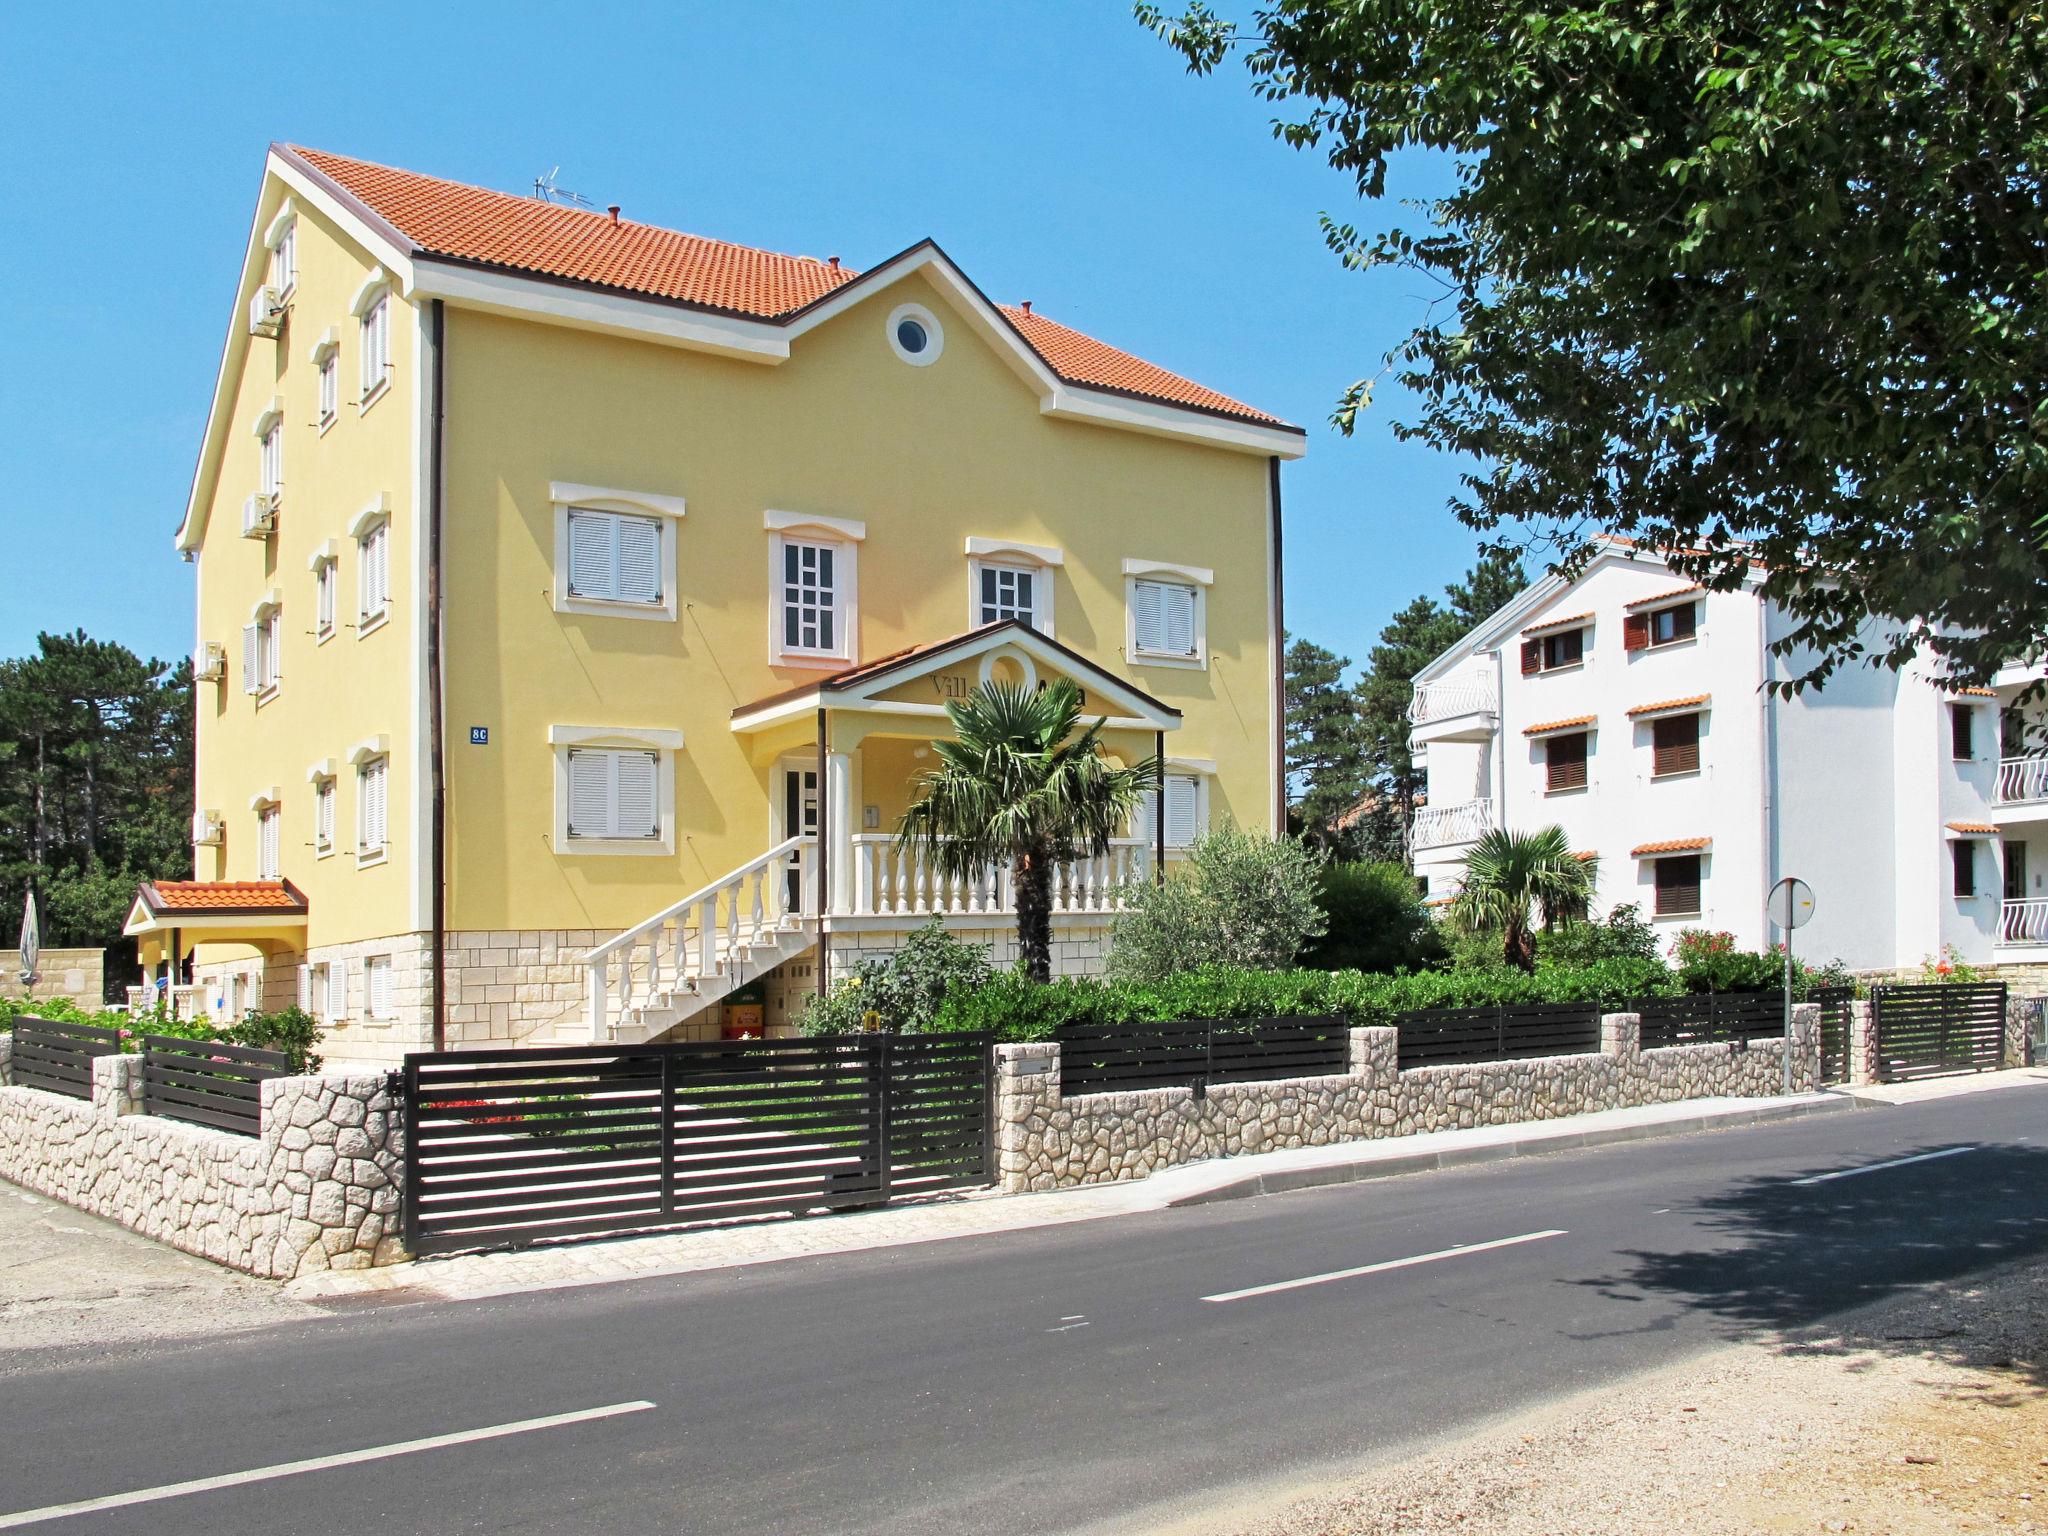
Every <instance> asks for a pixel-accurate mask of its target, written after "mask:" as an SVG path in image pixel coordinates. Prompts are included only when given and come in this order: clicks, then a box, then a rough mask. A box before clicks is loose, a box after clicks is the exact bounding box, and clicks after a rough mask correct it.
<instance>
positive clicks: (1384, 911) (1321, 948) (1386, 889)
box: [1302, 860, 1499, 971]
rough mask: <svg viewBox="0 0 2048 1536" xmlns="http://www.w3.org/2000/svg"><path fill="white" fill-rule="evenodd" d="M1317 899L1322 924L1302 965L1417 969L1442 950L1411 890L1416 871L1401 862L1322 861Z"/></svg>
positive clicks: (1442, 953)
mask: <svg viewBox="0 0 2048 1536" xmlns="http://www.w3.org/2000/svg"><path fill="white" fill-rule="evenodd" d="M1316 905H1317V906H1319V907H1321V908H1322V911H1323V917H1324V920H1325V922H1326V924H1327V927H1326V928H1325V930H1324V932H1323V933H1322V934H1321V935H1320V936H1318V937H1316V938H1313V939H1311V940H1310V941H1309V943H1308V948H1307V949H1306V950H1305V951H1304V952H1303V954H1302V963H1303V964H1305V965H1313V966H1316V967H1318V968H1320V969H1322V970H1326V971H1416V970H1421V969H1422V968H1423V967H1425V966H1429V965H1435V964H1437V963H1438V962H1439V961H1441V960H1442V959H1443V958H1444V956H1445V954H1446V950H1445V947H1444V942H1443V939H1442V938H1441V937H1440V936H1439V935H1438V933H1437V929H1436V925H1435V924H1434V923H1432V922H1431V921H1430V920H1429V910H1428V908H1426V907H1424V906H1423V904H1422V897H1421V896H1419V895H1418V894H1417V893H1416V890H1415V877H1414V876H1413V875H1411V874H1409V873H1408V871H1407V869H1406V868H1405V867H1404V866H1403V865H1400V864H1395V863H1391V862H1379V863H1359V862H1355V861H1352V860H1337V861H1333V862H1331V863H1328V864H1325V865H1324V866H1323V868H1322V871H1321V873H1320V875H1319V876H1318V879H1317V883H1316ZM1494 948H1495V949H1496V950H1498V948H1499V946H1498V945H1497V944H1496V945H1495V946H1494Z"/></svg>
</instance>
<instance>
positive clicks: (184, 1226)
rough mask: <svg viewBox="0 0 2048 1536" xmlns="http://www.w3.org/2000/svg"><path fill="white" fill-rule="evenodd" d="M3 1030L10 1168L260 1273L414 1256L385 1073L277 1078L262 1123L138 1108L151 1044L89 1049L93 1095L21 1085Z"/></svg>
mask: <svg viewBox="0 0 2048 1536" xmlns="http://www.w3.org/2000/svg"><path fill="white" fill-rule="evenodd" d="M12 1047H13V1038H12V1036H7V1035H0V1178H6V1179H10V1180H12V1181H13V1182H15V1183H17V1184H21V1185H24V1186H26V1187H27V1188H29V1189H33V1190H37V1191H39V1192H40V1193H42V1194H45V1195H49V1196H51V1197H52V1198H53V1199H57V1200H62V1201H64V1202H65V1203H66V1204H67V1205H75V1206H77V1207H78V1208H79V1209H80V1210H83V1211H90V1212H92V1213H93V1214H94V1215H96V1216H104V1217H107V1218H108V1219H109V1220H112V1221H118V1222H120V1223H121V1225H123V1226H125V1227H128V1228H131V1229H132V1230H134V1231H136V1232H140V1233H141V1234H143V1236H145V1237H152V1238H155V1239H156V1240H157V1241H158V1242H162V1243H168V1244H170V1245H171V1246H172V1247H174V1248H182V1249H184V1250H185V1251H186V1252H187V1253H196V1254H198V1255H199V1256H200V1257H202V1258H207V1259H212V1260H214V1261H216V1262H217V1263H221V1264H227V1265H230V1266H232V1267H233V1268H235V1269H240V1270H245V1271H247V1272H248V1273H250V1274H252V1275H262V1276H266V1277H268V1278H271V1279H277V1280H289V1279H292V1278H294V1277H296V1276H299V1275H304V1274H311V1273H314V1272H316V1271H319V1270H324V1269H366V1268H368V1267H370V1266H371V1265H375V1264H394V1263H397V1262H399V1261H400V1260H402V1259H404V1258H405V1257H407V1255H406V1254H405V1252H404V1251H403V1249H402V1247H401V1246H400V1238H399V1233H400V1217H399V1199H400V1194H401V1192H402V1190H403V1188H404V1176H405V1150H404V1135H405V1132H404V1115H403V1113H402V1109H401V1105H400V1101H399V1097H398V1096H397V1095H396V1094H393V1093H391V1092H390V1091H389V1090H388V1088H387V1084H386V1079H385V1077H384V1076H383V1075H382V1074H377V1075H374V1076H361V1075H358V1076H343V1075H323V1076H313V1077H290V1078H277V1079H274V1080H272V1081H270V1082H267V1083H265V1084H264V1085H263V1133H262V1135H260V1136H238V1135H235V1134H233V1133H231V1132H228V1131H218V1130H214V1129H211V1128H210V1127H207V1126H200V1125H188V1124H186V1123H185V1122H183V1121H181V1120H167V1119H161V1118H159V1117H157V1116H154V1115H145V1114H143V1113H142V1058H141V1057H139V1056H102V1057H100V1058H98V1059H97V1060H95V1061H94V1063H93V1097H92V1101H91V1102H90V1103H88V1102H86V1101H85V1100H83V1099H73V1098H67V1097H65V1096H64V1095H62V1094H55V1093H46V1092H44V1091H42V1090H41V1089H37V1088H21V1087H16V1086H14V1085H13V1079H12V1073H11V1071H10V1066H11V1059H10V1058H11V1054H12Z"/></svg>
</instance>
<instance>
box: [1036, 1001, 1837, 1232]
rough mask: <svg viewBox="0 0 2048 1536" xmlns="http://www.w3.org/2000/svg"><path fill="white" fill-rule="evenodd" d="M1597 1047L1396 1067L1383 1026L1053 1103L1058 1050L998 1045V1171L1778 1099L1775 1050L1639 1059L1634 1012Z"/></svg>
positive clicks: (1054, 1172) (1605, 1026)
mask: <svg viewBox="0 0 2048 1536" xmlns="http://www.w3.org/2000/svg"><path fill="white" fill-rule="evenodd" d="M1793 1035H1794V1039H1793V1075H1792V1082H1793V1088H1794V1090H1795V1091H1797V1092H1809V1091H1811V1090H1813V1089H1814V1088H1815V1087H1817V1086H1818V1084H1819V1076H1820V1045H1819V1038H1820V1009H1819V1008H1818V1007H1817V1006H1815V1005H1813V1004H1801V1005H1800V1006H1799V1007H1797V1008H1795V1009H1794V1010H1793ZM1601 1037H1602V1045H1601V1050H1600V1051H1599V1052H1598V1053H1597V1054H1588V1055H1580V1056H1546V1057H1539V1058H1536V1059H1534V1060H1528V1061H1502V1062H1487V1063H1482V1064H1476V1065H1469V1066H1441V1067H1419V1068H1415V1069H1413V1070H1410V1071H1406V1072H1403V1071H1401V1070H1399V1069H1398V1067H1397V1065H1396V1055H1395V1051H1396V1041H1397V1035H1396V1032H1395V1031H1394V1030H1392V1029H1386V1028H1371V1029H1354V1030H1353V1031H1352V1032H1351V1070H1350V1071H1349V1072H1347V1073H1343V1074H1341V1075H1333V1076H1328V1077H1304V1078H1294V1079H1289V1080H1284V1081H1280V1082H1262V1083H1228V1084H1214V1085H1211V1086H1210V1088H1209V1089H1208V1092H1207V1094H1206V1095H1204V1096H1202V1097H1199V1098H1198V1097H1196V1095H1195V1093H1194V1091H1193V1090H1192V1089H1188V1088H1152V1089H1143V1090H1139V1091H1136V1092H1129V1093H1100V1094H1085V1095H1076V1096H1075V1097H1073V1098H1067V1097H1065V1096H1064V1095H1063V1094H1062V1093H1061V1091H1060V1047H1059V1046H1058V1044H1057V1043H1040V1044H1031V1045H1005V1046H999V1047H998V1048H997V1052H996V1056H997V1074H998V1076H997V1084H996V1104H997V1119H996V1134H997V1149H998V1150H997V1162H998V1167H999V1177H1000V1182H1001V1184H1002V1187H1003V1188H1004V1189H1005V1190H1006V1191H1010V1192H1021V1191H1024V1190H1044V1189H1063V1188H1068V1187H1071V1186H1073V1185H1078V1184H1100V1183H1109V1182H1113V1181H1116V1180H1122V1179H1142V1178H1146V1177H1148V1176H1149V1175H1151V1174H1154V1173H1157V1172H1159V1171H1160V1170H1161V1169H1163V1168H1171V1167H1174V1166H1176V1165H1178V1164H1181V1163H1190V1162H1196V1161H1199V1160H1201V1159H1204V1158H1212V1157H1235V1156H1239V1155H1242V1154H1246V1153H1254V1152H1277V1151H1281V1150H1284V1149H1287V1148H1291V1147H1317V1146H1328V1145H1331V1144H1333V1143H1336V1142H1341V1141H1364V1140H1372V1139H1376V1138H1380V1137H1388V1136H1412V1135H1415V1134H1418V1133H1420V1132H1424V1131H1447V1130H1463V1129H1469V1128H1471V1127H1474V1126H1484V1125H1508V1124H1515V1123H1520V1122H1525V1121H1530V1120H1550V1119H1556V1118H1558V1117H1560V1116H1565V1115H1580V1114H1587V1113H1590V1112H1592V1111H1594V1110H1602V1109H1623V1108H1628V1107H1632V1106H1636V1105H1643V1104H1666V1103H1673V1102H1676V1101H1679V1100H1682V1099H1698V1098H1721V1097H1739V1098H1758V1097H1769V1096H1771V1095H1774V1094H1777V1093H1780V1092H1782V1091H1783V1086H1782V1085H1783V1077H1784V1064H1785V1048H1784V1046H1783V1044H1782V1043H1781V1042H1779V1041H1774V1040H1773V1041H1755V1042H1752V1043H1750V1044H1749V1045H1748V1046H1747V1047H1744V1046H1742V1045H1739V1044H1736V1045H1681V1046H1671V1047H1666V1048H1660V1049H1657V1050H1650V1051H1645V1050H1643V1049H1642V1048H1641V1039H1642V1031H1641V1021H1640V1019H1639V1018H1638V1017H1637V1016H1636V1015H1635V1014H1632V1013H1628V1014H1609V1015H1607V1016H1606V1017H1605V1018H1604V1019H1603V1020H1602V1028H1601Z"/></svg>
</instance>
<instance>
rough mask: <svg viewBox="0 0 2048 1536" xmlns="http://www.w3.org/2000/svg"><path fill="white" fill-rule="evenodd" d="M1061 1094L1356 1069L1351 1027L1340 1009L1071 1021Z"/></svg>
mask: <svg viewBox="0 0 2048 1536" xmlns="http://www.w3.org/2000/svg"><path fill="white" fill-rule="evenodd" d="M1058 1039H1059V1043H1060V1091H1061V1092H1062V1093H1063V1094H1081V1093H1119V1092H1123V1091H1126V1090H1130V1089H1137V1088H1192V1089H1194V1090H1195V1092H1196V1094H1197V1095H1200V1094H1203V1093H1206V1092H1207V1091H1208V1089H1209V1086H1210V1085H1211V1084H1212V1083H1251V1082H1267V1081H1271V1080H1273V1079H1276V1078H1286V1077H1327V1076H1331V1075H1334V1074H1336V1073H1339V1072H1348V1071H1350V1069H1351V1029H1350V1026H1349V1025H1348V1024H1347V1023H1346V1022H1345V1020H1344V1019H1343V1018H1341V1017H1339V1016H1338V1015H1335V1014H1327V1015H1314V1016H1309V1017H1294V1018H1281V1019H1185V1020H1180V1021H1177V1022H1170V1023H1144V1024H1085V1025H1070V1026H1068V1027H1066V1028H1064V1029H1062V1030H1060V1031H1059V1035H1058Z"/></svg>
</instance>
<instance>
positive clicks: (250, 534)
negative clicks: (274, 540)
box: [242, 491, 277, 539]
mask: <svg viewBox="0 0 2048 1536" xmlns="http://www.w3.org/2000/svg"><path fill="white" fill-rule="evenodd" d="M275 532H277V498H276V497H275V496H273V495H271V494H270V493H269V492H267V491H258V492H257V493H256V494H255V495H253V496H251V497H250V498H249V499H248V500H247V501H245V502H243V503H242V537H243V538H245V539H267V538H269V537H270V536H271V535H272V534H273V533H275Z"/></svg>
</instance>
